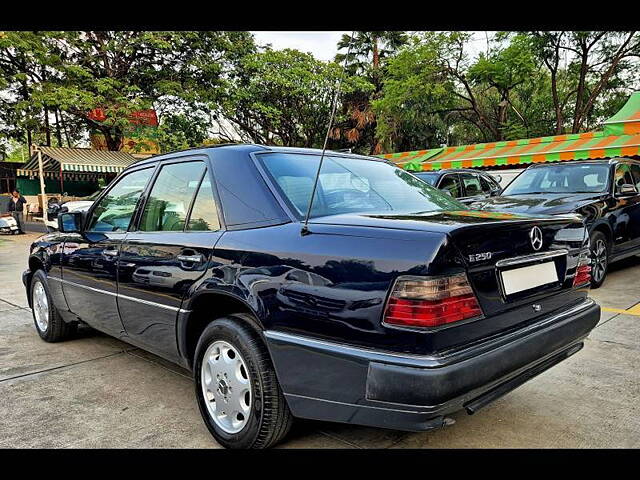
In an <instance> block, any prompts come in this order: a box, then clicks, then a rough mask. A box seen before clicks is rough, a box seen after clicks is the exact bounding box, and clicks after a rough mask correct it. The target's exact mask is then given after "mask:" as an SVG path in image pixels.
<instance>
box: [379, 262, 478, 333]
mask: <svg viewBox="0 0 640 480" xmlns="http://www.w3.org/2000/svg"><path fill="white" fill-rule="evenodd" d="M479 315H482V310H481V309H480V305H479V304H478V300H477V298H476V296H475V294H474V293H473V290H472V289H471V285H469V281H468V280H467V276H466V274H464V273H461V274H458V275H451V276H448V277H437V278H429V277H409V276H405V277H398V279H397V280H396V283H395V285H394V286H393V290H392V291H391V295H390V296H389V300H388V301H387V307H386V308H385V312H384V323H386V324H389V325H399V326H406V327H439V326H441V325H447V324H449V323H453V322H459V321H461V320H466V319H468V318H473V317H477V316H479Z"/></svg>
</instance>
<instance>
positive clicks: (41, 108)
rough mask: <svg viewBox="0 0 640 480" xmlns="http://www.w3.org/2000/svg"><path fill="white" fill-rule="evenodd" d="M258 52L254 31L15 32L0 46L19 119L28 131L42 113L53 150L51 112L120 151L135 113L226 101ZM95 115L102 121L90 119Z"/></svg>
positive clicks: (200, 105) (178, 108)
mask: <svg viewBox="0 0 640 480" xmlns="http://www.w3.org/2000/svg"><path fill="white" fill-rule="evenodd" d="M253 51H255V45H254V43H253V37H252V36H251V35H250V34H249V33H248V32H134V31H117V32H112V31H88V32H11V34H7V35H6V36H5V37H3V38H2V39H0V65H1V66H2V68H3V69H4V70H5V71H6V72H7V73H9V74H11V75H12V76H10V77H9V78H10V80H9V83H10V88H12V89H13V91H14V93H13V95H12V98H13V99H14V101H13V105H12V107H13V112H14V113H13V115H14V116H15V117H16V118H17V119H18V120H20V123H18V124H19V125H20V126H21V127H22V126H24V127H25V128H26V129H27V132H29V131H31V129H33V128H35V127H34V119H36V118H38V116H39V115H41V113H40V112H44V113H43V117H40V118H42V119H43V122H42V123H43V124H44V126H45V127H44V128H45V132H46V135H47V140H46V143H47V144H50V129H49V116H50V114H51V113H52V112H53V113H54V114H55V115H58V114H59V115H60V116H61V118H62V120H61V121H60V123H62V121H63V119H64V116H68V117H70V118H71V119H73V121H74V122H77V123H78V124H79V125H81V126H82V128H83V129H84V130H85V131H86V130H90V131H95V132H99V133H101V134H103V135H104V136H105V139H106V142H107V145H108V148H109V149H110V150H118V149H119V148H120V147H121V145H122V139H123V137H124V135H125V134H126V131H127V129H128V128H129V127H130V121H129V118H130V115H131V113H132V112H134V111H136V110H140V109H145V108H152V107H153V108H156V109H158V110H163V109H172V110H173V111H175V110H181V111H183V112H184V111H188V110H190V109H198V108H203V106H207V105H211V104H213V103H214V102H221V98H220V95H221V94H222V92H224V91H226V88H225V87H226V81H227V79H226V77H227V75H228V71H229V70H230V69H232V68H233V66H234V65H235V64H236V63H237V62H238V61H239V59H240V58H242V57H243V56H244V55H246V54H248V53H251V52H253ZM7 59H8V60H9V61H7ZM3 60H4V61H3ZM97 108H100V109H103V111H104V112H105V113H106V119H104V120H103V121H97V120H96V119H92V118H91V117H90V116H89V115H88V114H89V112H90V111H91V110H93V109H97ZM9 110H10V109H7V108H5V109H3V111H4V112H7V111H9ZM56 118H58V117H57V116H56ZM8 120H11V118H8ZM4 123H5V125H7V124H10V122H7V121H6V120H5V122H4ZM56 123H58V122H56ZM61 136H62V135H61V134H59V133H58V137H59V138H58V140H59V143H60V142H61Z"/></svg>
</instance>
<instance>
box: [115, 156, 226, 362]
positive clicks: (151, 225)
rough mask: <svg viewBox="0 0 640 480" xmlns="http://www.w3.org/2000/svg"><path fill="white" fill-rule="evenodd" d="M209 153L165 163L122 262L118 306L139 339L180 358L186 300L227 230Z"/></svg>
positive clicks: (132, 335)
mask: <svg viewBox="0 0 640 480" xmlns="http://www.w3.org/2000/svg"><path fill="white" fill-rule="evenodd" d="M205 160H206V158H205V157H188V158H184V157H183V158H181V159H180V160H179V161H176V160H173V161H166V162H164V163H162V164H161V165H160V167H159V169H158V171H157V173H156V175H155V178H154V179H153V184H152V187H151V189H150V190H149V194H148V196H147V197H146V198H145V200H144V205H143V206H141V208H140V211H139V214H138V216H137V219H136V228H135V229H132V230H131V231H130V232H129V233H128V234H127V236H126V238H125V241H124V243H123V245H122V249H121V253H120V258H119V263H118V307H119V310H120V315H121V317H122V322H123V324H124V326H125V329H126V332H127V335H128V336H129V337H130V338H131V339H132V340H133V341H134V343H139V344H143V345H144V346H145V347H146V348H148V349H149V350H151V351H153V352H155V353H157V354H158V355H161V356H164V357H167V358H177V357H178V351H177V343H176V323H177V321H178V315H179V313H180V312H181V310H180V309H181V306H182V300H183V297H184V296H185V293H186V292H187V291H188V290H189V288H190V287H191V286H192V285H193V284H194V283H195V282H196V281H197V280H198V279H200V278H201V277H202V276H203V275H204V272H205V271H206V269H207V265H208V261H209V257H210V254H211V252H212V250H213V247H214V246H215V244H216V242H217V241H218V239H219V238H220V236H221V235H222V229H221V228H220V221H219V215H218V210H217V203H218V202H216V201H215V200H214V198H215V197H214V190H213V187H212V185H213V179H212V176H211V172H210V170H209V169H208V168H207V164H206V162H205Z"/></svg>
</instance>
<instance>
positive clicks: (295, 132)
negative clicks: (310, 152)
mask: <svg viewBox="0 0 640 480" xmlns="http://www.w3.org/2000/svg"><path fill="white" fill-rule="evenodd" d="M340 76H341V69H340V66H338V65H337V64H335V63H326V62H322V61H319V60H316V59H315V58H314V57H313V56H312V55H310V54H308V53H302V52H299V51H297V50H291V49H286V50H279V51H275V50H270V49H267V50H266V51H264V52H260V53H255V54H251V55H248V56H246V57H245V58H243V59H242V61H241V62H240V65H239V68H238V69H237V71H235V72H234V74H233V78H232V85H231V86H230V88H229V90H228V92H227V93H228V95H227V96H226V101H225V103H224V109H223V115H224V117H225V118H226V119H228V120H229V121H230V122H231V123H232V124H233V125H234V126H235V128H236V130H237V131H238V133H239V135H240V136H241V137H242V139H243V140H248V141H253V142H258V143H264V144H267V145H286V146H304V147H319V146H322V143H323V141H324V135H325V132H326V128H327V122H328V121H329V115H330V111H331V100H332V98H333V94H334V91H335V88H336V82H337V80H338V79H339V78H340ZM369 87H370V86H369V85H368V84H367V82H366V81H363V80H361V79H359V78H356V77H348V78H345V79H343V85H342V91H343V92H346V93H349V92H351V91H353V90H354V89H356V88H359V89H363V90H364V89H366V88H369Z"/></svg>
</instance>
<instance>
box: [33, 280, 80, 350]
mask: <svg viewBox="0 0 640 480" xmlns="http://www.w3.org/2000/svg"><path fill="white" fill-rule="evenodd" d="M31 310H32V312H33V322H34V323H35V326H36V330H37V331H38V335H40V338H42V339H43V340H44V341H45V342H61V341H63V340H67V339H68V338H69V337H71V335H72V334H73V332H74V331H75V330H76V327H77V324H75V323H67V322H65V321H64V320H63V319H62V317H61V316H60V315H59V314H58V310H57V309H56V307H55V306H54V305H53V301H52V299H51V294H50V293H49V285H48V284H47V276H46V275H45V273H44V272H43V271H42V270H37V271H36V272H35V273H34V274H33V278H32V280H31Z"/></svg>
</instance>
